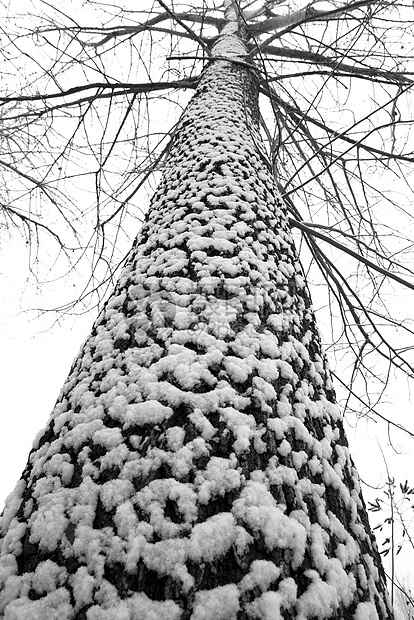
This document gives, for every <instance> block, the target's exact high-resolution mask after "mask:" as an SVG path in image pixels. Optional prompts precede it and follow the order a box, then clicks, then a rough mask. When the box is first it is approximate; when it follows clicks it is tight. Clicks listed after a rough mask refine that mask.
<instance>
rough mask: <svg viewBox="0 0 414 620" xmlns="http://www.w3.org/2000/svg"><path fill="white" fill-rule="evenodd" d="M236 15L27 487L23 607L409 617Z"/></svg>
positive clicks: (17, 570)
mask: <svg viewBox="0 0 414 620" xmlns="http://www.w3.org/2000/svg"><path fill="white" fill-rule="evenodd" d="M227 4H229V3H227ZM230 8H231V7H230ZM236 17H237V16H236ZM237 28H238V26H237V21H235V20H234V16H233V21H232V19H231V15H230V19H229V22H228V24H227V26H226V28H225V29H224V31H223V33H222V35H221V36H220V38H219V40H218V42H217V43H216V45H215V46H214V48H213V50H212V56H213V60H212V61H211V62H210V63H209V65H208V67H207V69H206V70H205V71H204V74H203V76H202V78H201V81H200V83H199V86H198V89H197V92H196V94H195V96H194V98H193V99H192V101H191V102H190V104H189V106H188V108H187V110H186V111H185V113H184V115H183V117H182V120H181V122H180V125H179V127H178V129H177V131H176V134H175V137H174V139H173V142H172V146H171V149H170V152H169V154H168V161H167V163H166V167H165V172H164V175H163V179H162V181H161V184H160V186H159V188H158V190H157V192H156V194H155V196H154V199H153V201H152V204H151V208H150V212H149V215H148V218H147V221H146V223H145V225H144V227H143V230H142V233H141V235H140V237H139V239H138V242H137V244H136V246H135V247H134V248H133V250H132V252H131V256H130V260H129V262H128V264H127V266H126V267H125V269H124V271H123V273H122V275H121V277H120V279H119V282H118V285H117V287H116V290H115V292H114V294H113V295H112V296H111V298H110V299H109V301H108V303H107V304H106V306H105V308H104V310H103V312H102V313H101V315H100V316H99V318H98V320H97V322H96V324H95V326H94V328H93V330H92V333H91V336H90V337H89V338H88V340H87V341H86V343H85V345H84V347H83V349H82V350H81V353H80V355H79V357H78V358H77V359H76V361H75V363H74V365H73V368H72V370H71V372H70V375H69V377H68V380H67V382H66V383H65V385H64V387H63V390H62V393H61V396H60V398H59V401H58V404H57V405H56V408H55V410H54V412H53V414H52V418H51V421H50V423H49V425H48V426H47V428H46V430H45V431H44V432H42V433H41V434H40V435H39V437H38V439H37V442H36V445H35V446H34V449H33V451H32V452H31V455H30V458H29V463H28V465H27V467H26V469H25V471H24V473H23V476H22V479H21V480H20V482H19V483H18V485H17V487H16V489H15V491H14V492H13V493H12V494H11V495H10V496H9V498H8V502H7V505H6V509H5V512H4V514H3V517H2V522H1V528H2V536H3V538H2V542H1V564H0V587H1V593H0V615H1V617H2V618H3V617H4V618H5V619H6V620H43V619H44V618H47V619H48V620H66V619H67V620H72V619H76V620H114V619H116V620H179V619H180V620H185V619H190V618H191V619H192V620H236V619H237V620H245V619H250V618H251V619H255V618H258V619H263V620H277V619H279V618H280V619H284V620H288V619H289V620H293V619H295V620H316V619H318V620H322V619H325V618H326V619H328V618H330V619H331V618H332V619H336V620H339V619H341V620H345V619H346V620H348V619H349V620H351V619H353V620H375V619H381V620H385V619H387V620H388V619H390V618H391V617H392V613H391V611H390V609H389V603H388V599H387V594H386V588H385V580H384V574H383V570H382V567H381V563H380V559H379V555H378V552H377V550H376V546H375V542H374V539H373V536H372V534H371V531H370V528H369V525H368V520H367V515H366V512H365V507H364V503H363V500H362V497H361V492H360V484H359V481H358V475H357V472H356V470H355V468H354V466H353V464H352V461H351V459H350V456H349V450H348V445H347V441H346V438H345V436H344V431H343V426H342V423H341V419H340V415H339V412H338V409H337V407H336V405H335V402H334V392H333V387H332V383H331V379H330V376H329V372H328V370H327V366H326V363H325V360H324V357H323V354H322V352H321V345H320V339H319V335H318V331H317V329H316V326H315V320H314V316H313V313H312V309H311V304H310V299H309V294H308V292H307V289H306V286H305V283H304V278H303V276H302V275H301V271H300V266H299V264H298V261H297V256H296V253H295V249H294V246H293V243H292V239H291V235H290V231H289V227H288V218H287V213H286V210H285V207H284V205H283V202H282V200H281V199H280V197H279V196H278V194H277V190H276V185H275V181H274V179H273V178H272V174H271V171H270V167H269V165H268V163H267V160H266V155H265V150H264V146H263V144H262V141H261V137H260V131H259V115H258V92H257V85H256V79H255V73H254V71H253V70H251V69H250V68H249V67H248V66H247V64H246V63H245V62H243V59H244V57H245V55H246V50H245V47H244V45H243V42H242V40H241V38H240V37H239V36H238V34H237ZM223 58H228V59H229V60H222V59H223Z"/></svg>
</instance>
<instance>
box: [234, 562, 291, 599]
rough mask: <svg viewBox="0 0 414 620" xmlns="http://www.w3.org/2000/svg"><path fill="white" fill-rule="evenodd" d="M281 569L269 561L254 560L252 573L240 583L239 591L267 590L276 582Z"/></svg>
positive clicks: (251, 568)
mask: <svg viewBox="0 0 414 620" xmlns="http://www.w3.org/2000/svg"><path fill="white" fill-rule="evenodd" d="M280 573H281V569H280V568H279V567H278V566H276V565H275V564H273V562H269V561H268V560H254V561H253V562H252V564H251V566H250V572H249V573H248V574H247V575H246V576H245V577H243V579H242V580H241V582H240V583H239V589H240V590H241V591H242V592H243V591H244V590H253V588H256V587H258V588H260V589H261V590H262V592H264V591H265V590H267V589H268V588H269V586H270V584H271V583H272V582H273V581H276V580H277V579H278V577H279V575H280Z"/></svg>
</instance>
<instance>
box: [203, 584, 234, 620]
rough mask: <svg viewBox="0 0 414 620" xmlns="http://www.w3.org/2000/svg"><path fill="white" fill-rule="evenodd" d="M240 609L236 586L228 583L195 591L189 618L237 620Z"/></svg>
mask: <svg viewBox="0 0 414 620" xmlns="http://www.w3.org/2000/svg"><path fill="white" fill-rule="evenodd" d="M239 609H240V603H239V591H238V589H237V586H235V585H233V584H229V585H226V586H219V587H217V588H213V589H212V590H201V591H200V592H196V595H195V604H194V610H193V614H192V616H191V620H237V613H238V611H239Z"/></svg>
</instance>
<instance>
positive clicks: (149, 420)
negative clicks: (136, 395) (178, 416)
mask: <svg viewBox="0 0 414 620" xmlns="http://www.w3.org/2000/svg"><path fill="white" fill-rule="evenodd" d="M172 414H173V410H172V409H171V407H166V406H165V405H162V404H161V403H160V402H158V401H157V400H147V401H145V402H143V403H135V404H132V405H128V408H127V410H126V413H125V418H124V428H130V427H131V426H142V425H144V424H154V426H155V425H156V424H159V423H160V422H163V421H164V420H167V419H168V418H169V417H170V416H171V415H172Z"/></svg>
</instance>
